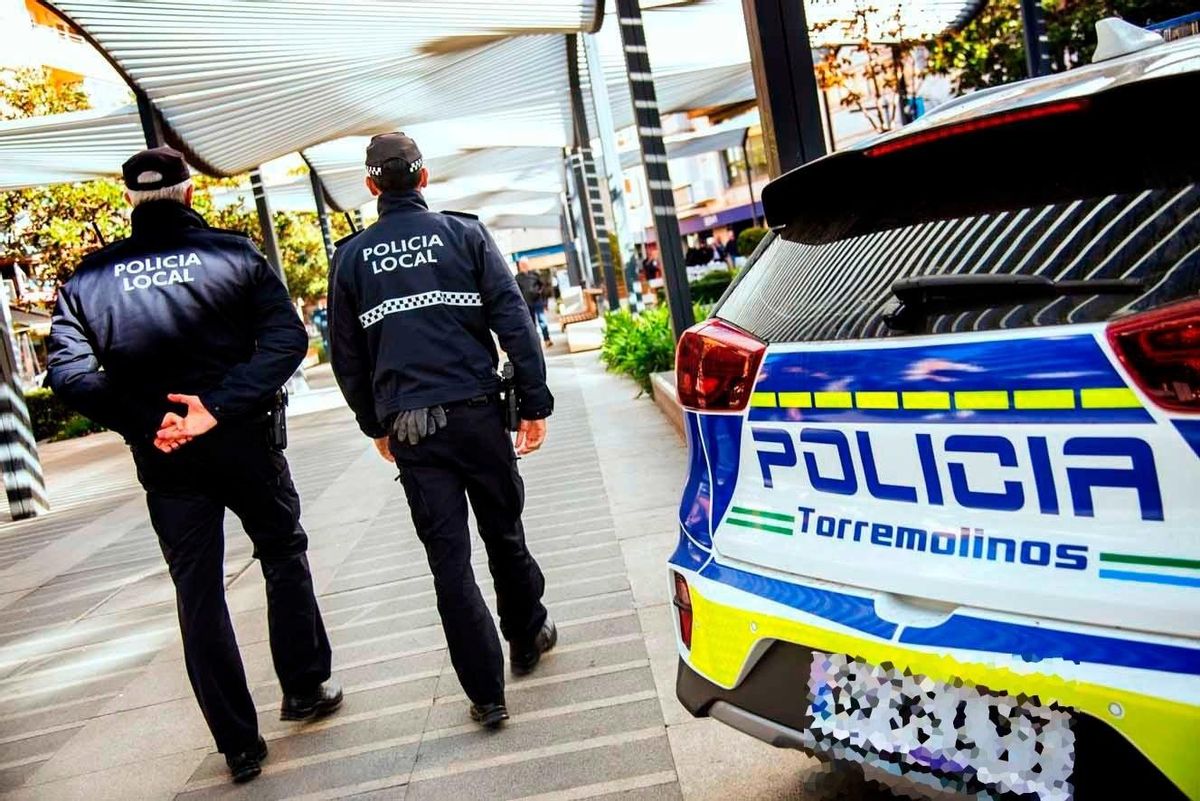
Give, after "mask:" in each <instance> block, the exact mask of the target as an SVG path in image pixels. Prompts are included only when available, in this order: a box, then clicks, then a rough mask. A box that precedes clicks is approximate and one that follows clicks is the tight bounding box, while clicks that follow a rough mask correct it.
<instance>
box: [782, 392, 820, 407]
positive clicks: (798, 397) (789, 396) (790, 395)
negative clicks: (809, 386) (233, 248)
mask: <svg viewBox="0 0 1200 801" xmlns="http://www.w3.org/2000/svg"><path fill="white" fill-rule="evenodd" d="M779 405H780V406H781V407H783V408H785V409H811V408H812V405H813V402H812V393H811V392H780V393H779Z"/></svg>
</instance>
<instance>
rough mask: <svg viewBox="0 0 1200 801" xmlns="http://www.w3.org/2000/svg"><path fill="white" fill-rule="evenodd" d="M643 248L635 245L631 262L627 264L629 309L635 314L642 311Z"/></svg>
mask: <svg viewBox="0 0 1200 801" xmlns="http://www.w3.org/2000/svg"><path fill="white" fill-rule="evenodd" d="M641 270H642V246H641V245H634V246H633V253H631V254H630V256H629V261H627V262H625V288H626V290H627V292H628V295H629V308H630V310H632V311H633V312H634V313H635V314H640V313H641V311H642V281H641V278H640V277H639V273H640V272H641Z"/></svg>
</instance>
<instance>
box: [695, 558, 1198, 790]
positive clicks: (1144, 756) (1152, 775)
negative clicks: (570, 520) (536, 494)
mask: <svg viewBox="0 0 1200 801" xmlns="http://www.w3.org/2000/svg"><path fill="white" fill-rule="evenodd" d="M673 569H676V570H679V566H678V565H673ZM680 572H681V573H683V574H684V575H685V576H687V578H688V581H689V584H690V585H691V593H692V596H691V600H692V605H693V610H694V624H693V641H692V648H691V649H690V650H681V659H680V663H679V670H678V674H677V678H676V694H677V696H678V698H679V701H680V703H681V704H682V705H683V706H684V707H685V708H686V709H687V710H688V711H689V712H690V713H691V714H692V715H695V716H711V717H714V718H716V719H718V720H720V721H722V722H723V723H725V724H727V725H729V726H732V727H733V728H735V729H738V730H739V731H742V732H744V733H746V734H749V735H751V736H753V737H755V738H757V739H759V740H762V741H764V742H767V743H769V744H771V745H774V746H776V747H781V748H793V749H798V750H801V751H805V752H807V753H810V754H812V755H814V756H816V757H818V758H821V759H825V760H842V761H850V762H854V763H857V764H859V765H862V766H863V769H864V771H866V772H867V773H869V774H876V776H878V774H879V773H880V772H881V771H882V772H883V773H884V774H887V775H886V776H883V777H882V778H883V779H884V780H890V779H895V780H896V781H897V782H899V783H901V784H904V783H911V782H916V783H917V784H924V785H926V786H930V787H933V786H935V785H936V786H937V787H942V788H945V787H946V786H947V782H948V779H947V777H940V776H934V775H923V776H922V775H918V772H915V771H914V770H913V768H912V767H911V766H907V765H905V766H903V767H902V766H900V765H899V764H896V763H895V762H894V761H891V760H888V759H887V757H886V756H882V755H880V754H871V753H862V752H858V751H855V750H853V749H851V748H850V747H848V746H846V745H843V744H841V743H829V742H819V741H818V740H817V738H816V737H815V736H814V735H813V734H812V733H811V731H810V729H811V727H812V720H811V718H810V717H808V701H809V699H808V698H807V678H808V676H809V675H810V673H811V662H812V652H813V650H818V651H822V652H825V653H841V654H847V655H849V656H852V657H854V658H856V659H861V660H864V661H866V662H868V663H870V664H875V665H893V666H895V667H897V668H899V669H902V670H905V671H906V672H910V673H911V674H913V675H923V676H929V677H930V678H933V679H935V680H937V681H944V682H954V681H955V680H959V679H961V680H965V681H967V682H969V683H973V684H976V685H979V686H982V687H987V688H988V689H989V690H991V691H993V692H1005V693H1008V694H1010V695H1012V696H1018V697H1019V696H1026V697H1029V696H1033V697H1037V698H1039V699H1041V701H1042V702H1044V703H1051V702H1053V703H1056V704H1058V705H1059V706H1061V707H1066V708H1069V709H1070V710H1072V715H1073V718H1074V720H1075V723H1074V725H1073V729H1074V731H1075V734H1076V745H1077V748H1076V759H1075V771H1076V775H1075V777H1074V778H1073V780H1072V781H1073V784H1074V786H1075V797H1076V798H1077V799H1084V800H1085V801H1086V799H1106V798H1110V797H1113V795H1112V794H1113V793H1114V792H1120V793H1121V794H1123V795H1124V797H1130V798H1155V799H1182V798H1193V799H1200V783H1197V782H1195V781H1193V777H1194V776H1195V775H1196V768H1197V766H1196V764H1195V762H1194V761H1193V760H1194V751H1193V749H1194V742H1195V737H1196V735H1197V734H1198V733H1200V725H1197V724H1198V722H1200V709H1197V708H1196V707H1194V706H1190V705H1187V704H1179V703H1176V702H1169V701H1165V700H1162V699H1159V698H1156V697H1154V696H1152V695H1142V694H1135V693H1131V692H1124V691H1119V690H1117V689H1115V688H1113V687H1108V686H1103V685H1098V684H1091V683H1088V682H1086V681H1082V680H1080V678H1079V677H1077V676H1071V675H1064V674H1061V673H1058V672H1057V670H1048V671H1047V672H1037V673H1028V672H1024V671H1021V672H1014V671H1013V670H1011V669H1008V668H1006V667H1004V666H1002V664H1001V660H999V659H997V660H996V663H989V660H988V658H987V654H979V655H978V656H977V659H978V660H979V661H978V662H976V661H971V662H963V661H959V660H958V659H956V658H954V657H952V656H947V655H946V654H944V653H941V654H938V653H930V652H928V651H923V650H920V651H919V650H914V649H912V648H909V647H905V646H903V645H901V644H897V643H895V642H889V641H881V640H878V639H874V638H867V637H851V636H847V635H845V634H844V633H841V632H837V631H834V630H831V629H827V628H825V627H823V626H815V625H812V624H811V623H809V622H807V621H805V620H804V619H803V616H798V617H796V618H793V617H792V616H790V615H788V616H785V617H780V616H778V613H777V612H776V613H775V614H772V613H770V612H768V610H767V608H765V607H764V606H763V604H762V603H761V602H759V601H757V600H756V599H755V598H754V597H753V596H751V595H748V594H746V593H743V592H742V591H740V590H734V589H733V588H731V587H728V586H718V585H714V584H712V583H710V582H707V581H705V580H704V579H703V578H701V577H700V576H699V575H697V574H696V573H692V572H690V571H686V570H681V571H680ZM718 598H719V600H718ZM778 608H779V607H776V609H778ZM751 610H753V611H751ZM1048 667H1049V666H1048ZM1062 667H1063V668H1068V667H1070V666H1069V665H1063V666H1062ZM1146 689H1147V690H1149V691H1153V686H1151V685H1147V686H1146ZM1113 699H1118V700H1119V701H1120V703H1121V705H1122V707H1123V711H1122V714H1121V715H1120V716H1119V717H1118V718H1116V719H1113V718H1111V717H1109V716H1107V712H1106V710H1107V709H1109V707H1110V704H1112V701H1113ZM1122 724H1133V728H1132V729H1130V730H1124V727H1123V725H1122ZM889 777H890V778H889ZM1168 777H1170V778H1168ZM1172 779H1173V780H1174V781H1172ZM958 789H960V790H966V791H972V790H978V789H980V788H971V787H959V788H958ZM1118 797H1119V796H1118Z"/></svg>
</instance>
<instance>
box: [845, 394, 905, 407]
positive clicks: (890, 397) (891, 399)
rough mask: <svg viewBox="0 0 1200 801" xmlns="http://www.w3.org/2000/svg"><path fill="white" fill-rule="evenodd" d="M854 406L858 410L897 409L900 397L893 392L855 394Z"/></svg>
mask: <svg viewBox="0 0 1200 801" xmlns="http://www.w3.org/2000/svg"><path fill="white" fill-rule="evenodd" d="M854 404H855V405H856V406H857V407H858V408H860V409H899V408H900V396H899V395H898V394H897V393H895V392H855V393H854Z"/></svg>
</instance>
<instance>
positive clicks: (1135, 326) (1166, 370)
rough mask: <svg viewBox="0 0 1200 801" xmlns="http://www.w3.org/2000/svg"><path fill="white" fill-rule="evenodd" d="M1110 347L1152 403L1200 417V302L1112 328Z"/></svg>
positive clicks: (1141, 316)
mask: <svg viewBox="0 0 1200 801" xmlns="http://www.w3.org/2000/svg"><path fill="white" fill-rule="evenodd" d="M1108 341H1109V343H1110V344H1111V345H1112V348H1113V350H1114V351H1115V352H1116V354H1117V357H1118V358H1119V359H1120V360H1121V364H1123V365H1125V369H1126V370H1128V371H1129V374H1130V375H1131V376H1132V377H1133V380H1134V381H1136V382H1137V385H1138V387H1139V388H1140V389H1141V390H1142V392H1145V393H1146V394H1147V395H1148V396H1149V397H1150V399H1151V400H1153V401H1154V402H1155V403H1157V404H1158V405H1159V406H1162V407H1164V408H1166V409H1173V410H1175V411H1179V412H1200V300H1187V301H1183V302H1181V303H1173V304H1171V305H1169V306H1163V307H1162V308H1158V309H1155V310H1153V311H1148V312H1143V313H1141V314H1135V315H1133V316H1131V317H1127V318H1125V319H1123V320H1118V321H1116V322H1114V323H1112V324H1111V325H1109V326H1108Z"/></svg>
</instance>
